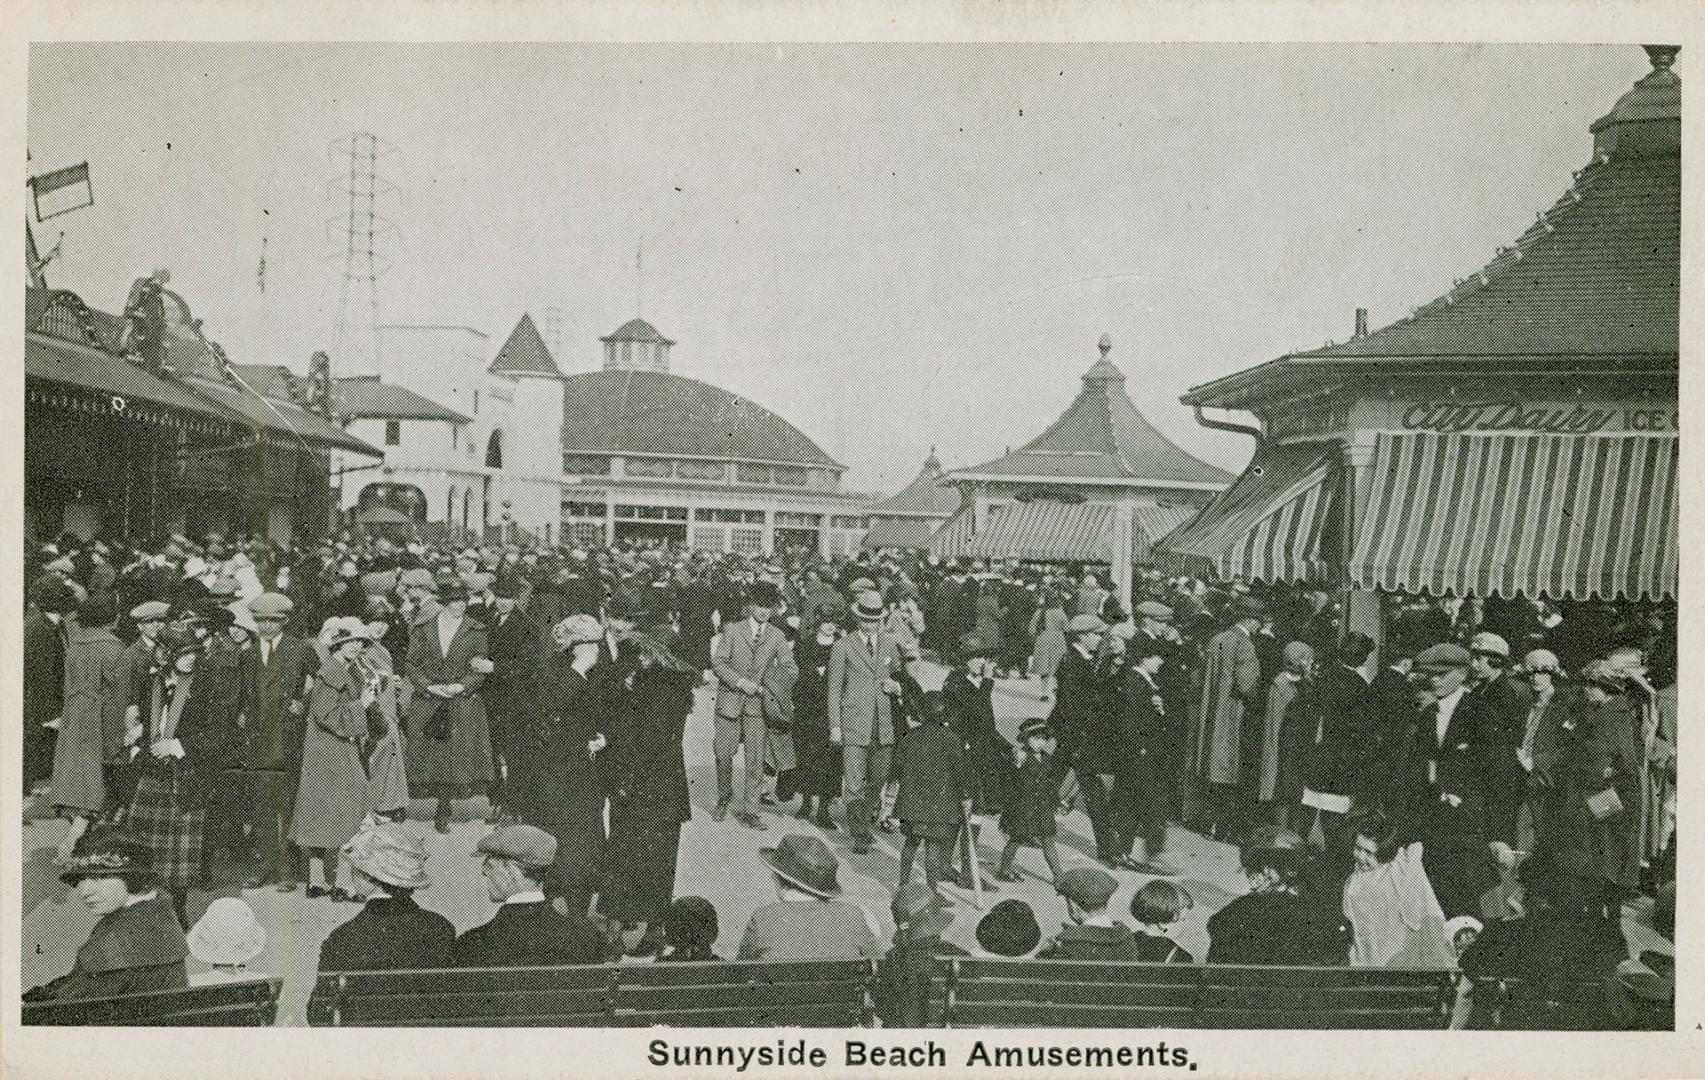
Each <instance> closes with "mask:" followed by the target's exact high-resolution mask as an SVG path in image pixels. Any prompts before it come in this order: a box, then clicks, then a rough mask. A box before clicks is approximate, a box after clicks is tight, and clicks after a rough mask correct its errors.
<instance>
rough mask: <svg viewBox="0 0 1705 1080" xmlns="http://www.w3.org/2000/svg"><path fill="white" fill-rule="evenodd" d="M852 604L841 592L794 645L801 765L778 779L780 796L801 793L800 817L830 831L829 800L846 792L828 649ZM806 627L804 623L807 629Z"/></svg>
mask: <svg viewBox="0 0 1705 1080" xmlns="http://www.w3.org/2000/svg"><path fill="white" fill-rule="evenodd" d="M846 618H847V608H846V605H845V604H844V603H842V602H841V601H840V599H839V598H838V597H837V598H836V599H835V600H834V602H832V603H827V604H824V605H823V606H821V607H819V608H818V609H817V620H818V621H817V625H816V627H814V628H813V629H812V630H811V632H810V634H809V635H804V634H802V635H801V636H800V638H799V640H798V641H796V642H794V644H793V659H794V663H795V664H796V665H797V666H798V667H799V678H798V679H797V680H796V681H795V682H794V684H793V752H794V757H795V758H796V759H797V762H798V764H797V765H796V766H795V767H794V769H793V771H792V772H789V773H787V774H785V775H784V776H782V778H781V779H780V780H779V781H777V783H776V797H777V798H779V799H783V800H784V801H785V800H786V799H789V798H792V797H793V795H794V794H795V793H797V794H798V795H799V796H800V802H799V816H800V817H802V818H806V819H810V820H814V821H815V822H816V823H817V827H818V828H819V829H822V830H823V831H825V832H832V831H834V828H835V822H834V819H832V818H831V817H830V816H829V803H831V802H833V801H834V799H835V796H837V795H839V794H840V793H841V757H842V755H841V748H840V747H839V746H837V745H835V744H834V743H832V742H830V741H829V682H828V678H827V673H828V670H829V652H830V650H832V649H833V648H834V647H835V641H836V639H837V638H838V637H839V636H840V634H839V633H838V626H839V624H840V623H842V622H844V621H845V620H846ZM802 629H803V628H802Z"/></svg>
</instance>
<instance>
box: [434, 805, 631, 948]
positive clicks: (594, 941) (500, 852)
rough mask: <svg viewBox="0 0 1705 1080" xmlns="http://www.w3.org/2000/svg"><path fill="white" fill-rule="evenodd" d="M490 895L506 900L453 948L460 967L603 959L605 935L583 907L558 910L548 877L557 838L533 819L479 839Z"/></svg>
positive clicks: (482, 867)
mask: <svg viewBox="0 0 1705 1080" xmlns="http://www.w3.org/2000/svg"><path fill="white" fill-rule="evenodd" d="M475 851H476V852H477V853H478V854H479V855H481V856H482V857H483V858H482V861H481V863H480V875H481V876H482V877H484V878H485V886H486V895H487V896H489V897H491V899H492V901H493V902H494V903H497V904H499V905H500V906H499V907H498V909H497V914H496V915H493V916H492V917H491V921H489V922H486V923H484V924H482V925H480V926H476V927H474V928H473V929H471V930H468V931H466V932H464V933H463V934H462V935H461V936H460V937H458V938H457V939H456V944H455V946H454V947H452V949H451V950H450V963H451V964H452V965H453V966H455V967H474V968H495V967H557V966H560V965H564V964H599V963H603V961H604V959H605V956H604V939H603V936H602V935H601V934H599V933H598V930H597V928H596V927H594V926H593V925H592V921H591V920H590V919H588V918H587V917H586V916H585V915H583V914H580V913H577V912H576V913H570V914H568V915H561V914H558V913H557V911H556V909H555V908H553V907H552V906H551V904H550V901H548V900H546V899H545V887H544V877H545V874H546V872H547V871H548V870H549V868H550V866H551V864H552V863H554V862H555V861H556V854H557V842H556V838H555V837H553V836H551V834H550V833H548V832H546V831H544V830H543V829H538V828H534V827H533V826H531V825H505V826H503V827H501V828H499V829H497V830H495V831H493V832H492V833H491V835H489V836H487V837H485V838H484V839H482V840H481V841H480V842H479V845H478V847H476V848H475Z"/></svg>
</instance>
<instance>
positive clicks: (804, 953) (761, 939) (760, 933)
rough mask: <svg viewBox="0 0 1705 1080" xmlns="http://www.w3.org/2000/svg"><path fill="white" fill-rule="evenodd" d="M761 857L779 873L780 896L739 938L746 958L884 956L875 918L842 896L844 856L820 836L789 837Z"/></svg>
mask: <svg viewBox="0 0 1705 1080" xmlns="http://www.w3.org/2000/svg"><path fill="white" fill-rule="evenodd" d="M758 857H759V858H760V859H762V860H763V861H764V865H766V866H768V867H769V868H770V872H771V873H772V874H774V875H775V882H776V891H777V893H779V894H780V895H779V897H778V898H777V899H776V900H775V901H773V902H771V903H768V904H765V905H764V906H763V907H760V908H759V909H758V910H757V911H755V912H753V913H752V921H751V922H749V923H748V924H747V925H746V933H745V935H744V936H742V937H741V939H740V959H742V960H874V959H876V958H878V957H880V956H881V955H882V945H881V944H880V943H879V942H878V941H877V937H876V934H877V923H876V917H875V916H874V915H872V914H870V912H868V911H866V910H865V909H863V908H861V907H857V906H855V905H853V904H849V903H847V902H845V901H843V900H837V899H836V897H838V896H839V895H840V894H841V883H840V868H841V863H840V860H839V859H837V858H835V853H834V852H833V851H830V850H829V845H828V844H825V843H824V842H823V841H822V840H821V839H819V838H818V837H815V836H808V835H804V834H795V835H791V836H784V837H782V839H781V843H779V844H777V845H776V846H775V847H773V848H760V849H759V850H758Z"/></svg>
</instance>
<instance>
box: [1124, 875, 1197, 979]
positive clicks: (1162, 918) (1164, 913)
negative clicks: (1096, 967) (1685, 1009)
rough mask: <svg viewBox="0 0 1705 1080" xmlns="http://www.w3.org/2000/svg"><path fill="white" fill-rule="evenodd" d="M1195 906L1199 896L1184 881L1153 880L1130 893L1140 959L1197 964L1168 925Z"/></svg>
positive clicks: (1161, 962) (1162, 962)
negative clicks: (1170, 933)
mask: <svg viewBox="0 0 1705 1080" xmlns="http://www.w3.org/2000/svg"><path fill="white" fill-rule="evenodd" d="M1195 906H1196V898H1195V897H1193V896H1191V895H1190V891H1189V890H1188V889H1186V888H1184V886H1182V885H1177V884H1174V883H1173V882H1170V881H1151V882H1149V883H1148V884H1147V885H1144V886H1143V887H1142V888H1140V889H1138V890H1137V891H1136V893H1135V894H1134V895H1133V896H1132V897H1131V918H1132V919H1134V920H1136V923H1137V932H1136V946H1137V959H1139V960H1146V961H1148V962H1150V963H1156V964H1194V963H1195V962H1196V958H1195V957H1194V956H1191V955H1190V953H1189V952H1188V951H1187V950H1186V949H1185V948H1184V946H1182V945H1180V944H1178V942H1176V941H1174V940H1172V938H1171V937H1170V936H1169V935H1168V934H1167V933H1166V928H1167V927H1169V926H1172V925H1174V924H1175V923H1177V922H1178V920H1180V919H1182V918H1183V917H1184V913H1185V912H1186V911H1189V910H1190V909H1191V908H1193V907H1195Z"/></svg>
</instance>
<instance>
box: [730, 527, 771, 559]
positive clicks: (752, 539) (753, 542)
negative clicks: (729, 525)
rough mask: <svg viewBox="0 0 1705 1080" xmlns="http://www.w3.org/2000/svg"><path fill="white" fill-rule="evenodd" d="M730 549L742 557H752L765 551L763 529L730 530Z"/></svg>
mask: <svg viewBox="0 0 1705 1080" xmlns="http://www.w3.org/2000/svg"><path fill="white" fill-rule="evenodd" d="M728 531H729V533H730V534H731V535H730V538H729V539H730V545H729V546H730V547H731V548H733V550H735V551H738V552H739V553H740V554H742V555H752V554H756V553H757V552H760V551H762V550H764V530H762V529H730V530H728Z"/></svg>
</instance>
